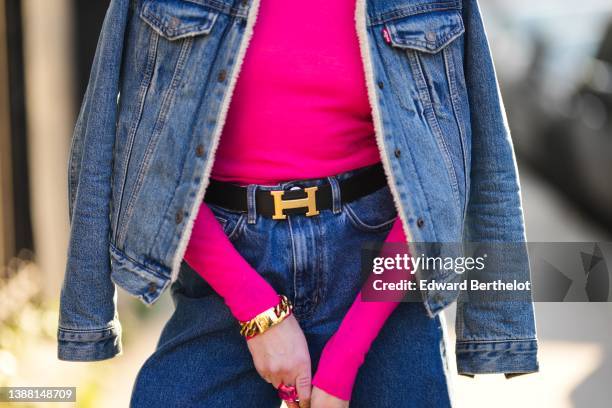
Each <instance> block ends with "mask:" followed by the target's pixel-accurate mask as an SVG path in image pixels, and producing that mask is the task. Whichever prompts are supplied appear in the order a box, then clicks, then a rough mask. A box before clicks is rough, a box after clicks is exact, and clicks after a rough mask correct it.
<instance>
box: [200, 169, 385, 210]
mask: <svg viewBox="0 0 612 408" xmlns="http://www.w3.org/2000/svg"><path fill="white" fill-rule="evenodd" d="M308 180H310V181H312V180H317V179H307V180H295V181H293V183H294V184H295V185H296V186H298V187H300V186H299V184H300V181H308ZM321 180H324V181H325V183H324V184H318V185H316V186H310V187H308V186H305V187H300V188H299V189H292V190H264V189H257V190H256V191H255V205H256V207H255V208H256V210H257V214H261V215H263V216H265V217H271V218H273V219H277V220H282V219H285V218H287V217H286V215H287V214H304V215H306V216H313V215H318V214H319V212H320V211H321V210H327V209H330V208H332V206H333V196H332V187H331V184H330V183H329V181H328V180H327V178H323V179H321ZM338 184H339V187H340V200H341V202H343V203H350V202H351V201H354V200H356V199H358V198H360V197H363V196H365V195H368V194H370V193H373V192H375V191H376V190H379V189H381V188H383V187H385V186H386V185H387V180H386V177H385V172H384V170H383V167H382V164H381V163H378V164H374V165H372V166H367V167H364V168H363V170H359V171H358V172H356V173H355V174H353V175H351V176H350V177H348V178H346V179H344V180H339V181H338ZM204 201H206V202H207V203H211V204H215V205H218V206H220V207H224V208H227V209H229V210H233V211H239V212H247V211H248V204H247V188H246V187H244V186H240V185H237V184H234V183H229V182H223V181H219V180H215V179H211V180H210V184H209V185H208V188H207V190H206V195H205V196H204Z"/></svg>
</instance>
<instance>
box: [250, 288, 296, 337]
mask: <svg viewBox="0 0 612 408" xmlns="http://www.w3.org/2000/svg"><path fill="white" fill-rule="evenodd" d="M279 299H280V302H279V303H278V304H277V305H276V306H274V307H271V308H269V309H268V310H264V311H263V312H261V313H260V314H258V315H257V316H255V317H254V318H252V319H251V320H247V321H246V322H240V334H242V335H243V336H244V337H246V338H247V339H250V338H252V337H255V336H257V335H258V334H261V333H263V332H265V331H266V330H268V329H269V328H270V327H272V326H275V325H277V324H279V323H280V322H282V321H283V320H285V319H286V318H287V317H288V316H289V315H291V310H292V309H293V306H292V305H291V302H290V301H289V299H287V296H285V295H279Z"/></svg>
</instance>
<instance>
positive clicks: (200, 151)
mask: <svg viewBox="0 0 612 408" xmlns="http://www.w3.org/2000/svg"><path fill="white" fill-rule="evenodd" d="M195 153H196V156H198V157H202V156H204V146H203V145H201V144H199V145H197V146H196V149H195Z"/></svg>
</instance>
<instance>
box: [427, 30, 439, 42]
mask: <svg viewBox="0 0 612 408" xmlns="http://www.w3.org/2000/svg"><path fill="white" fill-rule="evenodd" d="M425 38H426V39H427V41H429V42H434V41H436V39H437V38H438V36H437V35H436V33H435V32H433V31H428V32H427V34H425Z"/></svg>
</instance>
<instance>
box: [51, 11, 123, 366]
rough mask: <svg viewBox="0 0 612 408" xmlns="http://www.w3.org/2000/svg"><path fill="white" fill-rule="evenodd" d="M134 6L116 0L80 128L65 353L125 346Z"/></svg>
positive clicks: (106, 353)
mask: <svg viewBox="0 0 612 408" xmlns="http://www.w3.org/2000/svg"><path fill="white" fill-rule="evenodd" d="M128 13H129V0H112V1H111V3H110V6H109V8H108V11H107V13H106V17H105V20H104V24H103V26H102V32H101V35H100V37H99V40H98V46H97V49H96V53H95V57H94V61H93V66H92V70H91V74H90V78H89V83H88V86H87V91H86V93H85V98H84V101H83V104H82V106H81V110H80V112H79V116H78V118H77V123H76V126H75V130H74V134H73V136H72V143H71V148H70V158H69V163H68V184H69V185H68V192H69V217H70V241H69V247H68V259H67V265H66V271H65V276H64V282H63V286H62V289H61V295H60V314H59V327H58V334H57V336H58V358H59V359H62V360H77V361H91V360H102V359H107V358H111V357H113V356H115V355H117V354H119V353H121V326H120V324H119V320H118V319H117V308H116V296H117V292H116V288H115V285H114V283H113V282H112V281H111V279H110V271H111V268H110V255H109V251H108V248H109V233H110V208H109V203H110V202H111V200H110V196H111V174H112V158H113V148H114V140H115V121H116V115H117V95H118V89H119V88H118V86H119V76H120V66H121V55H122V51H123V40H124V31H125V27H126V25H127V18H128Z"/></svg>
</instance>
